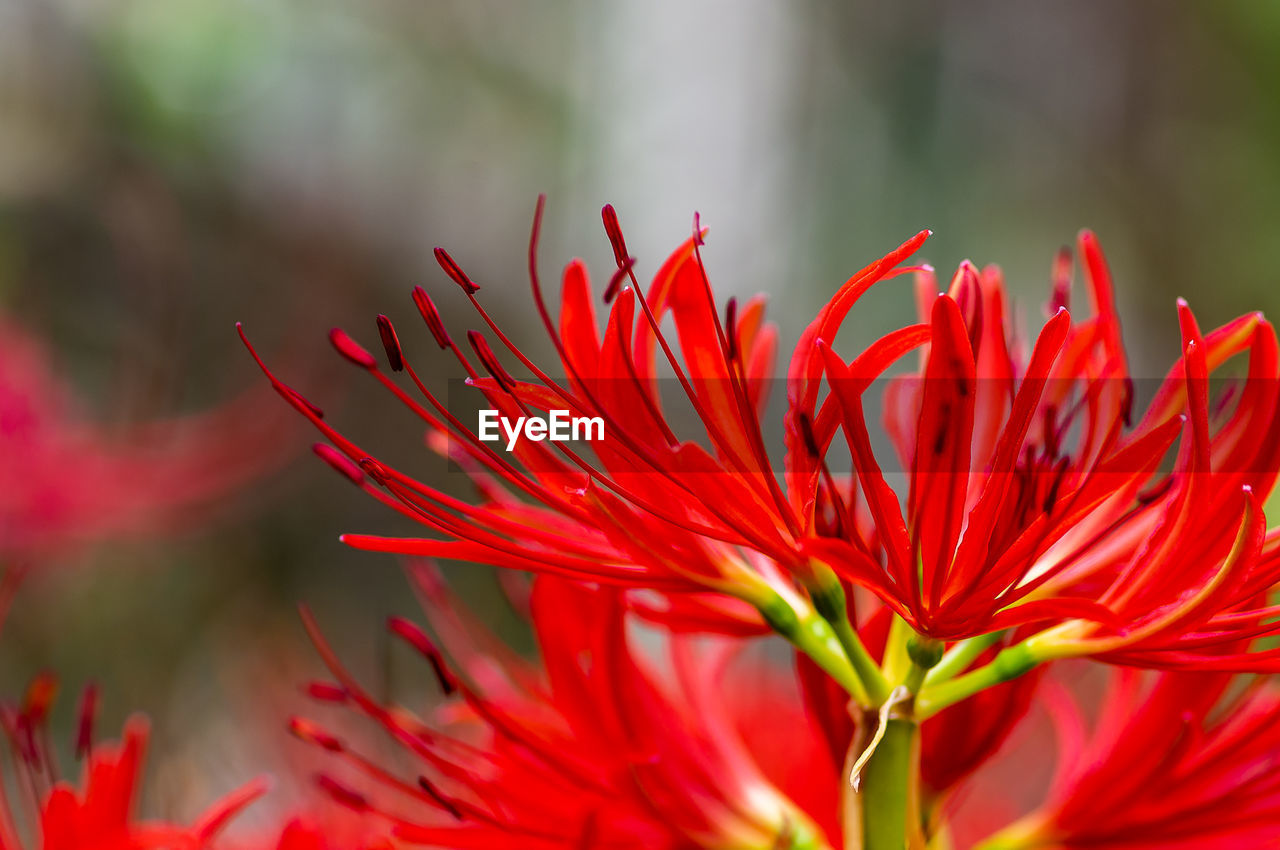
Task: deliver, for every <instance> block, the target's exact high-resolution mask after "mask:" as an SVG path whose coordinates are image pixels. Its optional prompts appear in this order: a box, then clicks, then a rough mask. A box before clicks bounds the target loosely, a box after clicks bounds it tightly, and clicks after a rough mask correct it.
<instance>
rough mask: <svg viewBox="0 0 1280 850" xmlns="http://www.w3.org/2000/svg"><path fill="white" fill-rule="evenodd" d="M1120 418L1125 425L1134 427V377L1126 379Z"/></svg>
mask: <svg viewBox="0 0 1280 850" xmlns="http://www.w3.org/2000/svg"><path fill="white" fill-rule="evenodd" d="M1120 419H1121V421H1122V422H1124V427H1126V428H1132V427H1133V378H1128V377H1126V378H1125V379H1124V395H1123V396H1122V397H1121V400H1120Z"/></svg>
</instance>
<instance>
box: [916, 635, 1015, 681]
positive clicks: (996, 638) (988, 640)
mask: <svg viewBox="0 0 1280 850" xmlns="http://www.w3.org/2000/svg"><path fill="white" fill-rule="evenodd" d="M1002 637H1004V632H1003V631H999V632H989V633H988V634H985V635H979V636H978V637H973V638H969V639H968V640H962V641H959V642H958V643H956V644H955V645H954V646H952V647H951V648H950V649H949V650H947V651H946V653H945V654H944V655H943V656H942V660H941V661H939V662H938V666H936V667H934V668H933V669H932V670H930V671H929V675H927V676H925V679H924V683H925V685H926V686H928V685H932V684H936V683H938V682H943V681H946V680H947V679H950V678H952V677H954V676H958V675H959V674H961V673H963V672H964V671H965V669H966V668H968V666H969V665H970V664H972V663H973V662H974V661H976V660H977V659H978V656H980V655H982V653H984V652H986V651H987V650H988V649H989V648H991V647H992V646H995V645H996V644H997V643H999V642H1000V639H1001V638H1002Z"/></svg>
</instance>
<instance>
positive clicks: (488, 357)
mask: <svg viewBox="0 0 1280 850" xmlns="http://www.w3.org/2000/svg"><path fill="white" fill-rule="evenodd" d="M467 341H468V342H470V343H471V348H472V349H473V350H474V351H475V353H476V357H479V358H480V365H482V366H484V368H485V371H486V372H488V373H489V374H490V375H492V376H493V379H494V380H495V381H497V382H498V386H500V387H502V389H504V390H506V391H507V392H509V393H511V394H512V395H514V394H515V388H516V379H515V378H513V377H511V375H510V373H508V372H507V370H506V369H504V368H503V367H502V364H501V363H499V362H498V358H497V357H495V356H494V353H493V349H492V348H490V347H489V342H488V341H487V340H486V339H485V338H484V335H483V334H481V333H480V332H479V331H467Z"/></svg>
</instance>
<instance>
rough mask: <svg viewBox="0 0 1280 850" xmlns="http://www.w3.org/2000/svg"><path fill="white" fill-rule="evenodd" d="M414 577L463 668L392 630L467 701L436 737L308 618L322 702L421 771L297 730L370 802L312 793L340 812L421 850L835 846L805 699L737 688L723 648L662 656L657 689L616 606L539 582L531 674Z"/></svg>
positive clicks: (752, 675)
mask: <svg viewBox="0 0 1280 850" xmlns="http://www.w3.org/2000/svg"><path fill="white" fill-rule="evenodd" d="M415 576H416V577H417V579H418V582H419V585H420V587H421V588H422V589H423V591H424V596H425V598H426V599H427V600H428V605H429V615H430V619H431V621H432V623H433V625H434V626H435V627H436V630H437V631H438V632H439V633H440V634H441V636H442V637H443V638H444V639H445V641H446V645H447V646H448V647H449V648H450V650H451V651H452V653H453V655H454V658H455V659H456V660H457V664H458V669H457V671H456V672H455V671H454V668H453V667H452V666H450V665H448V664H447V663H446V661H445V660H444V657H443V656H442V654H441V652H440V651H439V650H438V649H437V648H436V646H435V645H434V644H433V643H432V642H431V641H430V640H429V639H428V638H427V637H426V635H425V634H424V633H423V632H422V631H421V630H420V629H418V627H417V626H415V625H413V624H411V623H409V622H407V621H405V620H400V619H393V620H392V621H391V623H390V628H391V630H392V632H393V633H395V634H396V635H397V636H399V637H400V638H402V639H404V640H405V641H406V642H407V643H409V644H410V645H411V646H413V647H414V648H416V649H417V650H418V651H419V652H421V653H422V654H423V655H424V656H425V657H426V659H427V660H428V661H429V663H430V664H431V665H432V667H433V668H434V670H435V671H436V674H437V676H438V678H439V681H440V684H441V687H442V689H443V691H444V692H445V693H446V694H453V693H456V694H457V695H458V696H459V697H460V698H461V701H460V702H446V703H444V704H443V705H442V706H440V707H439V708H438V709H437V710H436V711H435V713H434V716H433V718H432V719H431V720H429V721H428V720H422V719H419V718H418V717H417V716H415V715H414V714H412V713H411V712H410V711H409V710H408V709H406V708H404V707H401V706H399V705H385V704H383V703H382V702H381V701H379V700H377V699H376V698H374V697H373V696H372V695H371V694H369V693H368V692H367V691H366V690H365V689H364V688H363V687H362V686H361V685H360V684H359V683H358V682H357V681H356V680H355V679H354V678H353V677H352V676H351V675H350V674H349V673H348V672H347V671H346V670H345V669H344V668H343V666H342V665H341V662H339V661H338V659H337V658H336V656H335V655H334V653H333V651H332V650H331V649H330V648H329V647H328V645H327V644H326V643H325V642H324V640H323V638H322V637H321V636H320V634H319V632H318V630H317V628H316V626H315V623H314V622H313V621H312V620H311V619H310V618H309V616H308V618H307V625H308V628H309V630H310V632H311V634H312V637H313V639H314V640H315V642H316V644H317V646H318V647H319V649H320V652H321V654H322V655H323V657H324V659H325V661H326V664H327V666H328V667H329V669H330V672H331V673H332V674H333V676H334V678H335V680H336V682H335V683H332V684H330V683H316V684H314V685H312V687H311V692H312V694H313V695H314V696H316V697H317V698H319V699H322V700H324V701H327V702H341V703H346V704H349V705H350V706H352V707H353V708H355V709H357V710H358V711H360V712H362V713H363V714H365V715H366V716H367V717H369V718H370V719H372V720H373V721H375V722H376V723H377V724H379V725H380V726H381V727H382V728H383V729H385V730H386V732H387V733H388V734H389V735H390V736H391V737H392V739H393V740H394V741H395V742H396V743H397V744H398V745H399V746H401V747H403V748H404V750H405V751H406V754H407V755H409V756H410V757H411V759H412V761H413V763H414V764H415V765H416V766H415V767H414V768H413V770H414V771H416V772H417V775H416V776H415V775H412V774H411V775H410V776H408V777H404V776H402V775H401V774H399V773H397V772H395V771H392V770H384V769H383V768H382V767H380V766H378V765H377V764H375V763H374V762H373V761H372V760H371V759H370V758H369V757H367V756H366V755H365V754H363V753H360V752H357V751H356V750H355V749H353V748H352V747H351V746H349V745H348V744H347V743H346V742H345V741H344V740H342V739H341V738H339V737H338V736H337V735H335V734H333V733H332V732H330V731H328V730H326V729H324V728H322V727H321V726H319V725H318V724H316V723H313V722H312V721H309V720H305V719H302V718H295V719H294V721H293V723H292V729H293V732H294V734H295V735H297V736H298V737H300V738H302V739H303V740H305V741H308V742H310V743H312V744H315V745H317V746H319V747H321V748H323V749H325V750H327V751H329V752H331V753H334V754H336V755H337V757H339V758H340V759H341V760H342V761H343V762H345V764H346V767H347V768H349V769H350V771H351V772H352V773H354V774H356V775H359V776H362V777H363V779H364V785H365V786H367V787H366V788H357V787H353V786H352V785H351V784H350V783H348V782H346V781H342V780H339V779H336V778H334V777H333V776H331V775H329V774H325V775H323V776H321V777H320V778H319V781H320V783H321V787H323V788H325V789H326V790H327V791H328V792H329V793H330V794H331V795H332V796H333V797H334V799H336V800H337V801H338V802H339V803H342V804H343V805H346V806H348V807H351V808H352V809H355V810H357V811H362V812H364V811H376V812H378V813H380V814H381V815H382V816H384V817H386V818H387V819H388V820H389V821H390V822H391V823H393V824H395V834H396V835H397V836H398V837H400V838H403V839H405V840H407V841H409V842H411V843H412V842H417V843H425V844H429V845H441V846H448V847H477V848H478V847H492V848H500V847H512V846H517V845H518V846H521V847H530V848H535V847H563V846H572V847H595V846H616V847H637V848H638V847H644V848H662V847H671V848H677V847H679V848H684V847H721V846H733V847H743V848H749V847H758V848H762V850H763V848H772V847H780V846H786V847H793V848H821V847H829V846H838V845H836V844H835V842H834V839H835V837H836V829H837V827H836V823H835V821H836V797H835V795H834V794H832V788H833V783H834V781H835V777H836V775H837V770H836V768H835V767H834V766H833V765H831V764H830V763H829V762H827V761H826V753H825V750H824V748H823V747H822V744H821V738H820V735H819V733H818V731H817V729H816V728H814V727H813V725H812V723H811V722H810V721H809V720H808V719H807V717H806V715H805V714H804V712H803V711H802V710H801V709H800V704H799V702H798V701H797V700H796V699H795V696H796V692H795V688H794V683H788V682H783V681H779V680H775V679H772V678H768V677H767V676H766V674H765V673H764V671H762V670H759V669H756V668H752V669H751V671H750V672H749V673H748V672H746V671H743V670H741V669H738V670H737V671H736V672H735V669H734V668H738V667H739V665H736V664H734V663H732V662H733V656H734V650H733V648H732V647H731V646H730V645H728V644H725V643H723V642H718V643H714V644H710V645H701V644H698V643H697V642H696V641H695V640H694V639H692V638H688V637H685V636H681V635H671V636H669V637H668V638H667V653H666V660H668V661H669V662H670V664H671V670H672V673H671V675H670V676H665V675H662V674H660V673H658V672H656V670H655V668H654V665H653V664H652V663H651V661H650V659H648V658H647V657H645V654H644V653H642V652H640V651H639V650H638V649H637V647H636V643H637V642H638V641H637V637H636V636H635V635H633V634H629V630H628V628H627V618H626V617H625V616H624V609H623V608H622V607H621V605H620V602H619V599H618V592H617V591H616V590H611V589H606V588H592V587H589V586H586V585H582V584H577V583H574V582H568V581H564V580H561V579H556V578H550V577H545V576H544V577H540V578H539V579H538V580H537V581H536V582H535V585H534V589H533V595H532V599H531V605H532V609H531V610H532V618H533V625H534V630H535V634H536V636H537V639H538V644H539V647H540V649H541V653H542V665H541V667H538V666H535V665H532V664H530V663H529V662H526V661H523V660H522V659H520V658H518V657H517V656H515V655H514V654H512V653H511V652H509V651H507V650H505V649H503V648H502V647H501V644H500V643H498V642H497V641H496V639H495V638H494V637H493V636H492V635H490V634H487V633H485V632H483V631H479V630H478V629H479V627H478V626H476V625H475V624H474V623H473V622H472V621H471V619H470V617H469V616H468V615H467V614H466V613H465V612H464V611H463V610H462V609H461V608H460V606H459V605H458V604H457V601H456V600H454V599H452V598H451V597H449V596H448V595H447V594H446V593H445V591H444V589H443V587H442V586H441V585H439V583H438V582H437V581H436V580H435V579H434V578H432V577H431V576H429V575H428V574H426V573H424V572H423V571H421V570H418V571H416V572H415ZM570 611H571V612H574V613H573V615H572V616H566V612H570ZM739 676H743V677H749V680H750V684H749V685H747V684H746V683H747V681H748V678H739ZM762 676H766V678H761V677H762ZM733 694H738V695H741V696H743V697H744V698H743V699H737V698H733V697H732V695H733ZM748 694H749V695H750V697H749V698H747V696H746V695H748ZM824 764H825V767H823V765H824ZM806 806H808V807H812V810H811V811H810V812H809V813H806V808H805V807H806Z"/></svg>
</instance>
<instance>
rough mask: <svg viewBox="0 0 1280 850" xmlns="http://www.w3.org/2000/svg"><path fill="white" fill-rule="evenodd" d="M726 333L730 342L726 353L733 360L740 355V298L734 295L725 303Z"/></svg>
mask: <svg viewBox="0 0 1280 850" xmlns="http://www.w3.org/2000/svg"><path fill="white" fill-rule="evenodd" d="M724 333H725V337H726V338H727V341H728V343H729V350H728V351H726V352H725V354H726V356H728V358H729V359H730V360H733V359H734V358H736V357H737V356H738V299H737V297H736V296H733V295H731V296H729V300H728V301H727V302H726V303H725V305H724Z"/></svg>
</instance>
